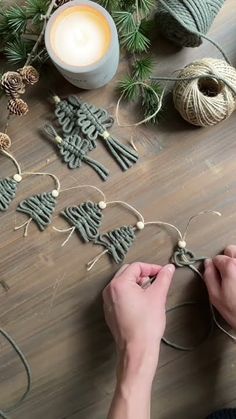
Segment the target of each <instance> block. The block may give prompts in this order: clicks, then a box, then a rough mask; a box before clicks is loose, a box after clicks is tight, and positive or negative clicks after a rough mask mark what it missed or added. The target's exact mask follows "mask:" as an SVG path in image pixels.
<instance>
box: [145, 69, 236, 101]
mask: <svg viewBox="0 0 236 419" xmlns="http://www.w3.org/2000/svg"><path fill="white" fill-rule="evenodd" d="M212 78H214V79H215V80H218V81H221V82H223V83H224V84H225V85H226V86H227V87H228V88H229V89H230V90H231V91H232V93H233V94H234V95H235V96H236V89H235V87H234V86H233V85H232V84H231V83H230V82H229V81H228V80H225V79H224V78H223V77H220V76H217V75H215V74H214V73H212V74H202V75H201V76H192V77H171V76H170V77H164V76H160V77H159V76H155V77H150V80H157V81H168V82H172V81H191V80H197V79H199V80H201V79H210V80H212Z"/></svg>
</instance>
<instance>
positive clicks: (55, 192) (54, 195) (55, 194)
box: [52, 189, 59, 198]
mask: <svg viewBox="0 0 236 419" xmlns="http://www.w3.org/2000/svg"><path fill="white" fill-rule="evenodd" d="M52 196H53V198H57V197H58V196H59V192H58V190H57V189H53V191H52Z"/></svg>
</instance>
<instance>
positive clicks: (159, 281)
mask: <svg viewBox="0 0 236 419" xmlns="http://www.w3.org/2000/svg"><path fill="white" fill-rule="evenodd" d="M174 272H175V266H174V265H173V264H169V265H165V266H163V268H162V269H161V270H160V272H159V273H158V275H157V277H156V279H155V281H154V282H153V284H152V285H151V287H149V289H148V290H149V291H150V292H152V293H154V294H155V293H156V292H157V293H158V295H159V296H160V297H161V298H162V299H163V300H164V302H165V301H166V298H167V295H168V291H169V288H170V285H171V282H172V279H173V276H174Z"/></svg>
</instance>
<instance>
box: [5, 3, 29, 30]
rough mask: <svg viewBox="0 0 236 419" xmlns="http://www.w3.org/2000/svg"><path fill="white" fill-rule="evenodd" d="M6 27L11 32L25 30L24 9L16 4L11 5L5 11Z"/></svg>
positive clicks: (25, 16)
mask: <svg viewBox="0 0 236 419" xmlns="http://www.w3.org/2000/svg"><path fill="white" fill-rule="evenodd" d="M5 18H6V24H7V29H8V30H9V31H12V32H13V34H16V35H18V36H19V35H20V34H21V33H22V32H24V31H25V29H26V26H27V15H26V12H25V9H24V8H23V7H20V6H18V5H16V6H11V7H10V8H9V9H8V10H6V12H5Z"/></svg>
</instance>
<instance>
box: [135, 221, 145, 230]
mask: <svg viewBox="0 0 236 419" xmlns="http://www.w3.org/2000/svg"><path fill="white" fill-rule="evenodd" d="M136 227H137V229H138V230H143V229H144V227H145V225H144V223H143V222H142V221H138V222H137V224H136Z"/></svg>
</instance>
